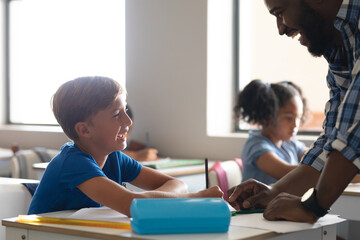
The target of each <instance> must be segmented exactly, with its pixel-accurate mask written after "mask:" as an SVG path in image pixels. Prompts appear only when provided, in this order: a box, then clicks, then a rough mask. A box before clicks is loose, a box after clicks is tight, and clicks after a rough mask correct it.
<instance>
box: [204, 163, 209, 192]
mask: <svg viewBox="0 0 360 240" xmlns="http://www.w3.org/2000/svg"><path fill="white" fill-rule="evenodd" d="M205 185H206V189H208V188H209V165H208V159H207V158H205Z"/></svg>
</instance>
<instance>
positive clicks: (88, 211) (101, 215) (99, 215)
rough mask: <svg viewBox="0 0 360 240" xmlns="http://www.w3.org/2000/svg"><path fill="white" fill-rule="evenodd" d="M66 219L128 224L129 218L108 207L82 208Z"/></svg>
mask: <svg viewBox="0 0 360 240" xmlns="http://www.w3.org/2000/svg"><path fill="white" fill-rule="evenodd" d="M67 218H72V219H85V220H96V221H108V222H130V218H128V217H127V216H126V215H124V214H121V213H119V212H117V211H115V210H113V209H111V208H108V207H93V208H82V209H80V210H78V211H76V212H74V213H73V214H71V215H69V216H68V217H67Z"/></svg>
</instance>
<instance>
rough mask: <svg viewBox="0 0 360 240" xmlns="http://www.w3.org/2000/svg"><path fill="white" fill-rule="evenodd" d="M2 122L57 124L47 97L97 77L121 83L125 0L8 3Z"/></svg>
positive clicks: (45, 0)
mask: <svg viewBox="0 0 360 240" xmlns="http://www.w3.org/2000/svg"><path fill="white" fill-rule="evenodd" d="M8 4H9V5H8V11H9V12H8V13H9V14H8V16H9V19H8V20H9V22H8V29H9V30H8V32H9V36H8V38H7V39H8V46H9V59H8V61H7V62H8V68H7V69H8V76H9V77H8V89H9V91H8V94H9V95H8V100H9V101H7V104H8V106H7V109H8V122H9V123H16V124H57V123H56V120H55V118H54V117H53V114H52V111H51V108H50V99H51V96H52V95H53V94H54V93H55V91H56V90H57V88H58V87H59V86H60V85H61V84H62V83H63V82H65V81H68V80H71V79H74V78H76V77H81V76H90V75H102V76H107V77H111V78H113V79H115V80H117V81H119V82H120V83H121V84H122V85H124V84H125V1H119V0H10V1H9V3H8Z"/></svg>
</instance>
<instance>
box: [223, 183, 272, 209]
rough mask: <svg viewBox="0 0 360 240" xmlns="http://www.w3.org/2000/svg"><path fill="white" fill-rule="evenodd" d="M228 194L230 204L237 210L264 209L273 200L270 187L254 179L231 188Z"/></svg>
mask: <svg viewBox="0 0 360 240" xmlns="http://www.w3.org/2000/svg"><path fill="white" fill-rule="evenodd" d="M227 194H228V196H229V199H228V202H229V204H230V205H231V206H232V207H234V208H235V209H236V210H240V209H241V210H244V209H247V210H253V209H264V208H265V207H266V205H267V204H268V202H269V201H270V200H271V199H272V198H273V196H272V193H271V191H270V187H269V186H267V185H265V184H263V183H261V182H259V181H256V180H254V179H249V180H247V181H245V182H243V183H241V184H239V185H237V186H236V187H233V188H230V189H229V190H228V192H227Z"/></svg>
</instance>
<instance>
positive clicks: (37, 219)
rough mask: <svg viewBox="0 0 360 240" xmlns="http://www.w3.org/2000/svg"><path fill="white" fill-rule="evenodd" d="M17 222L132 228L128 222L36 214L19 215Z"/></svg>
mask: <svg viewBox="0 0 360 240" xmlns="http://www.w3.org/2000/svg"><path fill="white" fill-rule="evenodd" d="M17 222H21V223H54V224H66V225H78V226H90V227H103V228H118V229H125V230H132V229H131V227H130V223H123V222H107V221H96V220H82V219H69V218H51V217H41V216H37V215H19V216H18V220H17Z"/></svg>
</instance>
